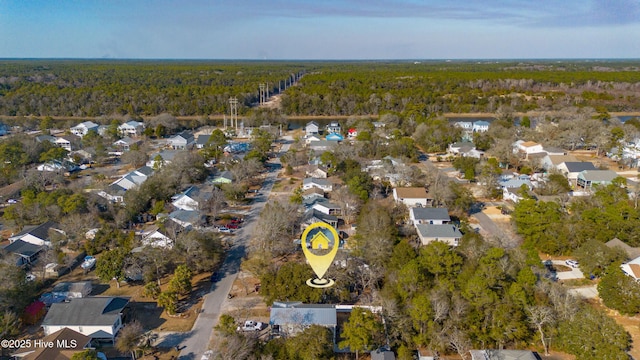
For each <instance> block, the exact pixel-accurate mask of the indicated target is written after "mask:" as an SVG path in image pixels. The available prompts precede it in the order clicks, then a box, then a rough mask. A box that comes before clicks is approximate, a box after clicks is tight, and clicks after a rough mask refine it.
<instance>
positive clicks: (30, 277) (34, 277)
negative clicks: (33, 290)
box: [26, 274, 36, 281]
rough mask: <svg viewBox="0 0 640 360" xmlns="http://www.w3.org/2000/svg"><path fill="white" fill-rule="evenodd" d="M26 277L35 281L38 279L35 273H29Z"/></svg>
mask: <svg viewBox="0 0 640 360" xmlns="http://www.w3.org/2000/svg"><path fill="white" fill-rule="evenodd" d="M26 279H27V281H34V280H35V279H36V276H35V275H33V274H27V276H26Z"/></svg>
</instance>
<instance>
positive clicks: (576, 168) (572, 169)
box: [556, 161, 598, 185]
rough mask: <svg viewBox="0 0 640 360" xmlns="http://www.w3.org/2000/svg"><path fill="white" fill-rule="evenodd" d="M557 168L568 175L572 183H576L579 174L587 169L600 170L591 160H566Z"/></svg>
mask: <svg viewBox="0 0 640 360" xmlns="http://www.w3.org/2000/svg"><path fill="white" fill-rule="evenodd" d="M556 169H558V171H560V172H561V173H562V175H564V176H566V177H567V179H568V180H569V182H570V183H572V184H574V185H575V184H576V182H577V181H578V174H580V173H581V172H583V171H585V170H598V168H596V166H595V165H593V163H592V162H590V161H565V162H563V163H561V164H558V166H556Z"/></svg>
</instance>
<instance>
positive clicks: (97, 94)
mask: <svg viewBox="0 0 640 360" xmlns="http://www.w3.org/2000/svg"><path fill="white" fill-rule="evenodd" d="M301 72H305V73H306V74H307V75H306V76H305V77H303V78H302V80H301V82H300V86H296V87H292V88H289V89H287V92H286V96H284V97H283V102H282V105H283V109H284V110H285V113H287V114H290V115H345V116H348V115H355V114H379V113H382V112H388V111H394V112H405V111H412V110H413V111H418V112H420V113H423V114H431V113H443V112H459V113H467V112H494V111H496V110H497V109H498V108H499V107H500V106H505V105H507V106H510V107H511V108H513V109H514V110H516V111H529V110H534V109H540V110H546V109H554V108H555V107H557V106H567V105H578V106H591V107H594V108H602V109H604V110H606V111H630V110H635V109H637V108H638V106H639V105H640V97H638V96H637V93H638V90H639V89H640V84H639V83H640V72H639V71H638V64H636V63H633V62H606V63H605V62H602V63H597V64H594V63H589V62H574V63H552V62H540V63H535V62H534V63H470V62H453V63H438V62H427V63H420V64H413V63H402V62H325V63H323V62H297V63H294V62H235V63H225V62H214V61H97V60H95V61H63V60H28V61H18V60H6V61H2V62H0V114H2V115H9V116H20V115H22V116H28V115H34V116H47V115H48V116H73V117H80V116H91V117H95V116H101V115H111V114H129V115H132V116H150V115H157V114H160V113H163V112H168V113H171V114H173V115H176V116H188V115H210V114H221V113H225V112H227V109H228V99H229V97H232V96H236V97H238V100H239V108H238V110H239V113H241V114H242V113H245V112H246V110H247V109H248V107H249V106H250V105H251V104H252V103H255V102H257V101H258V97H259V94H258V86H259V84H261V83H268V84H269V89H270V93H271V94H273V93H275V92H276V91H277V90H278V88H279V85H278V84H280V82H281V81H282V84H284V81H285V80H287V81H290V80H291V76H292V75H293V74H294V73H301Z"/></svg>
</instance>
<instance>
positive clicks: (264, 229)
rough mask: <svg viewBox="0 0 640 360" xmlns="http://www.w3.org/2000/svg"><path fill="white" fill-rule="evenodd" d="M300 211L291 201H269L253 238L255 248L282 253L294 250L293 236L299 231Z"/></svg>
mask: <svg viewBox="0 0 640 360" xmlns="http://www.w3.org/2000/svg"><path fill="white" fill-rule="evenodd" d="M299 219H300V213H299V212H298V208H297V206H296V205H294V204H291V203H289V202H280V201H276V202H272V203H268V204H267V205H266V206H265V207H264V210H263V211H262V213H261V214H260V219H259V220H258V225H257V231H256V232H255V234H259V235H258V236H254V237H253V238H252V239H251V245H252V247H253V249H254V250H257V251H263V252H267V253H271V254H274V255H282V254H286V253H289V252H291V251H293V249H294V246H293V237H294V235H295V234H296V233H297V231H298V224H299Z"/></svg>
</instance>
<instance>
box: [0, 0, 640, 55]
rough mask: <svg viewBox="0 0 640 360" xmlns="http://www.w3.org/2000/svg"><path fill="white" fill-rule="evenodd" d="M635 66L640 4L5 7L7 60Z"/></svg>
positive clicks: (108, 2)
mask: <svg viewBox="0 0 640 360" xmlns="http://www.w3.org/2000/svg"><path fill="white" fill-rule="evenodd" d="M7 57H19V58H23V57H28V58H34V57H35V58H38V57H54V58H55V57H57V58H60V57H63V58H173V59H175V58H178V59H469V58H472V59H476V58H640V0H527V1H524V0H342V1H339V0H233V1H231V0H208V1H205V0H182V1H179V0H175V1H169V0H127V1H123V0H100V1H97V0H0V58H7Z"/></svg>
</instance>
